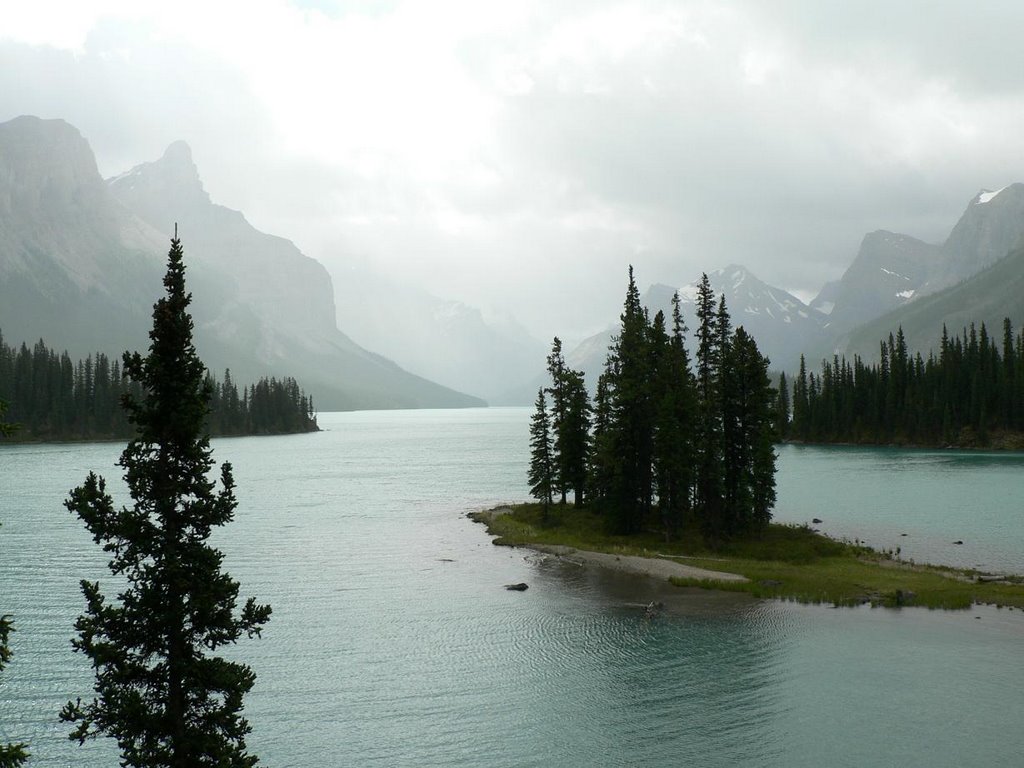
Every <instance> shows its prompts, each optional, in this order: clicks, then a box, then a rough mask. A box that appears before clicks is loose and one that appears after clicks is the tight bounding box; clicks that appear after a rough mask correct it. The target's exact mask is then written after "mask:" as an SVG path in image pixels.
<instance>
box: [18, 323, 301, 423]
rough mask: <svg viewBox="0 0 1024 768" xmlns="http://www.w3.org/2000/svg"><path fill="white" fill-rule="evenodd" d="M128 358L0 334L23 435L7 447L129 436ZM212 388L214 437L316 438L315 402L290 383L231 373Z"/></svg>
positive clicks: (209, 380) (132, 387)
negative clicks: (9, 339) (16, 343)
mask: <svg viewBox="0 0 1024 768" xmlns="http://www.w3.org/2000/svg"><path fill="white" fill-rule="evenodd" d="M122 373H123V371H122V360H120V359H118V358H115V359H113V360H111V359H110V358H109V357H108V356H107V355H105V354H104V353H102V352H98V353H96V354H93V355H89V356H88V357H87V358H86V359H84V360H78V361H73V360H72V359H71V356H70V355H69V354H68V353H67V352H66V351H65V352H63V353H61V354H59V355H58V354H57V353H56V351H54V350H52V349H50V348H49V347H47V345H46V343H45V342H44V341H42V340H40V341H38V342H36V344H35V345H33V347H32V348H31V349H30V348H29V347H28V345H27V344H25V343H22V344H21V345H20V347H18V348H15V347H12V346H10V345H9V344H7V343H6V342H5V341H4V338H3V335H2V333H0V399H2V400H4V401H6V402H7V403H8V409H9V410H8V413H7V417H6V418H7V419H8V420H9V421H10V422H12V423H14V424H17V425H18V429H17V430H16V431H14V432H13V433H12V434H10V435H8V436H7V437H6V441H7V442H14V441H19V442H27V441H54V440H60V441H71V440H110V439H121V438H128V437H130V436H131V435H132V434H133V433H134V428H133V427H132V425H131V424H130V423H129V421H128V415H127V413H126V412H125V410H124V409H123V408H121V401H122V399H123V398H124V397H125V396H126V395H130V396H131V397H134V398H138V397H139V396H140V394H141V390H140V388H139V385H138V383H137V382H134V381H132V380H130V379H129V378H128V377H126V376H123V375H122ZM205 385H206V386H208V387H209V390H210V406H209V413H208V414H207V416H206V421H205V426H206V429H207V430H208V432H209V433H210V434H211V435H214V436H221V437H223V436H232V435H268V434H288V433H296V432H315V431H316V430H317V429H318V427H317V422H316V413H315V411H314V408H313V400H312V398H311V397H309V396H307V395H306V393H305V392H304V391H303V390H302V388H301V387H300V386H299V384H298V382H296V381H295V379H293V378H291V377H284V378H282V379H278V378H275V377H263V378H261V379H260V380H259V381H258V382H256V383H254V384H250V385H248V386H242V387H241V388H239V386H238V384H236V383H235V381H234V380H233V379H232V377H231V372H230V371H229V370H228V371H225V372H224V377H223V378H222V379H220V380H218V379H216V378H215V377H214V376H213V375H212V374H209V373H207V374H206V376H205Z"/></svg>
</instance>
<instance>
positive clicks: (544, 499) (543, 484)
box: [527, 387, 554, 519]
mask: <svg viewBox="0 0 1024 768" xmlns="http://www.w3.org/2000/svg"><path fill="white" fill-rule="evenodd" d="M527 480H528V481H529V483H530V494H531V495H532V496H533V497H534V498H535V499H537V500H538V501H539V502H540V503H541V504H542V505H543V506H544V518H545V519H547V516H548V508H549V507H550V506H551V495H552V493H553V491H554V457H553V455H552V446H551V425H550V420H549V419H548V407H547V401H546V399H545V397H544V387H541V388H540V389H538V390H537V405H536V410H535V411H534V413H533V418H532V419H531V421H530V470H529V473H528V474H527Z"/></svg>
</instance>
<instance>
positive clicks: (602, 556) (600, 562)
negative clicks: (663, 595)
mask: <svg viewBox="0 0 1024 768" xmlns="http://www.w3.org/2000/svg"><path fill="white" fill-rule="evenodd" d="M511 511H512V510H511V509H509V508H508V507H498V508H496V509H490V510H487V511H486V512H484V513H482V514H483V515H486V516H488V517H490V518H494V517H496V516H498V515H502V514H505V513H507V512H511ZM521 546H523V547H525V548H527V549H533V550H536V551H538V552H545V553H547V554H550V555H555V556H556V557H559V558H562V559H564V560H567V561H569V562H572V563H575V564H576V565H581V566H585V565H594V566H598V567H600V568H607V569H609V570H613V571H620V572H622V573H629V574H634V575H637V576H649V577H652V578H655V579H661V580H663V581H667V580H668V579H670V578H672V577H673V576H675V577H678V578H681V579H707V580H709V581H749V579H747V577H746V576H741V575H740V574H738V573H727V572H725V571H712V570H709V569H707V568H697V567H695V566H692V565H686V564H685V563H680V562H677V561H676V560H668V559H665V558H663V557H658V556H652V557H640V556H638V555H610V554H607V553H605V552H591V551H589V550H585V549H575V548H573V547H565V546H561V545H556V544H525V545H521Z"/></svg>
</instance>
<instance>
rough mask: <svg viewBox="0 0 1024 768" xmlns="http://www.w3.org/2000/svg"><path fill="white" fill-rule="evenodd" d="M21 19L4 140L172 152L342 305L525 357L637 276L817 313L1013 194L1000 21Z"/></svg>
mask: <svg viewBox="0 0 1024 768" xmlns="http://www.w3.org/2000/svg"><path fill="white" fill-rule="evenodd" d="M21 5H24V6H25V7H19V8H18V9H16V10H14V11H11V10H7V11H5V14H4V16H5V18H4V24H3V27H2V29H0V95H2V98H0V105H2V110H0V119H9V118H11V117H14V116H16V115H18V114H23V113H30V114H39V115H41V116H44V117H63V118H65V119H67V120H68V121H70V122H72V123H73V124H75V125H76V126H78V127H79V128H80V129H81V130H82V132H83V133H84V134H85V135H86V137H87V138H88V139H89V140H90V142H91V143H92V145H93V148H94V149H95V151H96V153H97V156H98V159H99V162H100V166H101V169H102V171H103V172H104V173H105V174H107V175H112V174H114V173H118V172H120V171H123V170H124V169H126V168H127V167H129V166H131V165H133V164H135V163H137V162H141V161H144V160H148V159H154V158H156V157H158V156H159V155H160V154H161V153H162V151H163V149H164V147H165V146H166V145H167V144H169V143H170V142H171V141H173V140H175V139H179V138H180V139H185V140H187V141H188V142H189V143H190V144H191V145H192V147H193V151H194V155H195V158H196V161H197V163H198V165H199V167H200V171H201V173H202V175H203V177H204V181H205V182H206V185H207V188H208V189H209V191H210V193H211V195H212V197H213V199H214V200H216V201H218V202H221V203H222V204H225V205H228V206H230V207H233V208H239V209H241V210H243V211H245V212H246V214H247V215H248V216H249V218H250V219H251V220H252V221H253V222H254V223H255V224H256V225H257V226H259V227H260V228H262V229H265V230H267V231H270V232H273V233H275V234H281V235H284V236H287V237H290V238H292V239H294V240H295V241H296V242H297V243H298V244H299V246H300V247H301V248H303V250H305V251H306V252H307V253H308V254H309V255H311V256H314V257H316V258H318V259H320V260H322V261H323V262H324V263H325V264H327V265H328V267H329V268H330V269H331V270H332V271H333V272H334V273H335V274H336V275H337V276H338V278H337V279H343V275H344V272H345V269H346V268H347V267H349V266H352V265H361V266H367V265H368V266H370V267H372V268H375V269H380V270H386V271H393V272H401V273H404V274H406V275H408V276H409V277H410V278H411V279H413V280H416V281H418V282H420V283H422V284H423V285H425V286H426V287H427V288H429V289H430V290H432V291H434V292H435V293H438V294H441V295H446V296H451V297H453V298H460V299H463V300H465V301H468V302H470V303H474V304H477V305H481V306H483V307H484V308H489V309H493V310H497V311H504V310H512V311H514V312H515V313H516V314H517V315H518V316H519V317H520V318H521V319H522V320H523V322H524V323H525V324H527V325H528V326H529V327H531V328H532V329H533V330H534V331H535V332H536V333H537V334H538V335H540V336H543V337H547V336H550V335H552V334H553V333H556V332H558V333H562V334H564V335H566V336H572V335H574V334H582V333H584V332H586V331H587V330H589V329H592V328H596V327H598V326H600V325H601V324H603V323H604V322H605V320H606V319H607V318H608V317H609V316H613V315H614V314H615V313H616V312H617V307H618V304H619V302H620V301H621V294H622V288H623V281H624V277H625V267H626V264H627V263H629V262H632V263H634V264H635V265H636V267H637V270H638V276H639V277H640V279H641V281H643V282H647V281H656V280H657V281H663V282H672V283H676V284H682V283H685V282H688V281H690V280H691V279H693V278H694V277H695V276H696V275H697V274H698V273H699V272H700V271H701V270H710V269H714V268H717V267H721V266H722V265H724V264H727V263H731V262H739V263H743V264H745V265H747V266H748V267H749V268H750V269H752V270H753V271H754V272H755V273H757V274H758V275H759V276H761V277H762V278H763V279H765V280H767V281H768V282H770V283H773V284H776V285H782V286H785V287H790V288H793V289H796V290H799V291H801V292H802V293H803V294H805V295H806V294H807V293H808V292H813V291H814V290H816V289H817V288H818V287H819V286H820V284H821V283H822V282H824V280H826V279H830V278H835V277H837V276H838V275H839V274H840V273H841V272H842V270H843V268H844V267H845V266H846V264H847V263H848V262H849V260H850V259H851V258H852V256H853V254H854V252H855V250H856V247H857V245H858V243H859V240H860V237H861V236H862V235H863V233H865V232H867V231H870V230H874V229H878V228H886V229H892V230H897V231H905V232H907V233H908V234H912V235H915V236H918V237H923V238H925V239H930V240H940V239H941V238H943V237H944V236H945V234H946V232H947V230H948V228H949V227H950V226H951V225H952V223H953V221H954V220H955V218H956V216H957V215H958V214H959V212H960V211H961V210H962V208H963V207H964V206H965V205H966V204H967V202H968V201H969V200H970V199H971V198H972V196H973V195H974V194H975V193H976V192H977V190H978V189H980V188H982V187H987V188H992V189H996V188H999V187H1000V186H1002V185H1004V184H1006V183H1009V182H1012V181H1017V180H1022V179H1024V144H1022V143H1021V142H1020V141H1019V139H1018V136H1019V134H1020V128H1021V126H1022V119H1024V76H1022V75H1021V74H1020V73H1021V72H1024V61H1022V59H1024V52H1022V49H1021V46H1019V44H1018V42H1017V40H1016V30H1018V29H1020V28H1021V22H1024V9H1018V7H1017V5H1016V4H1003V5H1000V4H998V3H992V4H986V5H985V6H984V7H983V8H982V9H981V10H979V9H978V8H968V7H967V6H962V7H960V8H959V9H957V8H956V7H946V6H945V5H944V6H943V7H942V8H938V9H937V8H935V7H933V6H934V5H935V4H933V3H916V2H907V3H900V4H892V3H881V2H875V3H858V4H843V6H842V7H838V8H837V7H834V6H835V4H821V3H817V2H778V3H763V2H733V3H710V2H655V1H653V0H652V1H650V2H632V1H631V2H614V1H612V0H608V1H601V0H597V1H595V2H583V1H582V0H578V1H574V2H564V3H557V4H552V3H542V2H532V1H531V2H519V3H492V2H481V0H475V1H473V2H470V1H461V0H442V1H438V0H432V2H430V3H424V2H382V1H381V2H364V3H354V4H353V3H341V2H338V3H332V2H329V1H328V0H322V1H321V2H306V3H286V2H283V1H280V0H265V1H264V2H233V1H228V2H216V3H210V2H175V3H145V2H128V1H127V0H125V1H123V2H119V1H116V0H109V1H108V2H90V3H75V2H63V3H58V2H48V1H46V0H43V1H42V2H35V3H32V4H21ZM949 40H958V43H957V44H956V45H955V46H954V45H950V44H948V43H947V42H944V41H949Z"/></svg>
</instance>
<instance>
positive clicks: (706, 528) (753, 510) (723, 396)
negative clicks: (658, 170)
mask: <svg viewBox="0 0 1024 768" xmlns="http://www.w3.org/2000/svg"><path fill="white" fill-rule="evenodd" d="M697 323H698V327H697V341H698V346H697V372H696V375H694V374H693V373H692V372H691V370H690V360H689V355H688V354H687V350H686V345H685V343H684V334H685V332H686V327H685V325H684V323H683V318H682V314H681V312H680V303H679V297H678V296H676V297H674V299H673V312H672V327H671V329H669V328H667V327H666V321H665V317H664V315H663V314H662V313H661V312H659V313H658V314H657V315H655V317H654V319H653V320H650V319H649V318H648V314H647V311H646V310H645V309H644V307H643V306H642V304H641V302H640V294H639V291H638V290H637V287H636V282H635V280H634V278H633V270H632V268H630V271H629V285H628V288H627V290H626V299H625V302H624V305H623V311H622V315H621V328H620V332H619V334H618V335H617V336H616V337H615V338H614V340H613V342H612V345H611V347H610V348H609V350H608V358H607V361H606V363H605V370H604V372H603V373H602V374H601V377H600V378H599V379H598V382H597V389H596V393H595V397H594V407H593V411H592V417H593V433H592V435H591V439H590V453H589V456H590V458H589V473H588V478H587V482H586V487H587V489H588V493H589V494H590V497H591V500H592V501H593V502H594V507H595V509H596V510H597V511H598V512H599V513H600V514H601V515H602V516H603V517H604V519H605V522H606V525H607V528H608V530H609V532H610V533H612V534H616V535H621V534H627V535H628V534H636V533H639V532H641V531H643V530H646V529H647V527H648V526H649V525H651V524H652V523H655V522H657V523H660V526H659V527H660V529H661V531H662V532H663V534H664V536H665V538H667V539H670V538H673V537H675V536H677V535H679V533H680V532H681V531H683V530H686V529H687V528H688V527H690V528H692V527H693V526H694V525H697V526H699V528H700V530H701V531H702V533H703V535H704V537H705V538H706V539H707V540H708V541H709V542H711V543H713V544H717V543H721V542H723V541H725V540H727V539H729V538H731V537H734V536H738V535H742V534H747V533H760V532H762V531H763V530H764V529H765V526H766V525H767V523H768V521H769V519H770V517H771V507H772V505H773V504H774V503H775V451H774V441H775V435H776V432H775V422H776V415H775V407H774V406H775V398H776V393H775V390H773V389H772V387H771V382H770V381H769V378H768V361H767V360H766V359H765V358H764V357H763V356H762V355H761V354H760V352H759V351H758V349H757V345H756V344H755V343H754V340H753V339H752V338H751V337H750V335H749V334H747V333H746V331H744V330H743V328H738V329H736V330H735V331H733V330H732V326H731V322H730V319H729V313H728V310H727V308H726V306H725V299H724V298H722V299H721V300H719V301H718V302H717V303H716V301H715V297H714V295H713V294H712V293H711V287H710V283H709V281H708V280H707V277H706V276H705V278H704V280H703V281H702V284H701V286H700V288H699V289H698V298H697ZM548 363H549V369H550V370H551V371H552V376H556V375H558V376H560V377H561V380H562V381H563V383H564V382H573V379H574V378H575V377H576V376H578V374H575V372H568V373H566V368H565V365H564V362H562V361H561V349H560V345H559V343H558V340H557V339H555V348H554V350H553V351H552V356H551V357H549V358H548ZM574 385H575V382H573V384H571V385H565V386H568V387H569V389H570V390H571V386H574ZM579 385H580V386H581V387H582V377H579ZM551 391H553V392H554V391H555V388H554V387H553V388H552V390H551ZM565 391H569V390H563V393H564V392H565ZM562 397H563V400H562V402H563V404H565V403H568V402H570V400H569V398H567V397H565V395H564V394H563V396H562ZM568 410H569V409H568V408H566V410H565V411H564V412H565V413H568ZM556 412H557V408H556ZM535 418H536V417H535ZM562 420H563V422H565V421H566V420H568V417H567V416H564V415H563V417H562ZM556 453H557V450H556ZM531 482H532V480H531ZM574 482H576V481H574Z"/></svg>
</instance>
